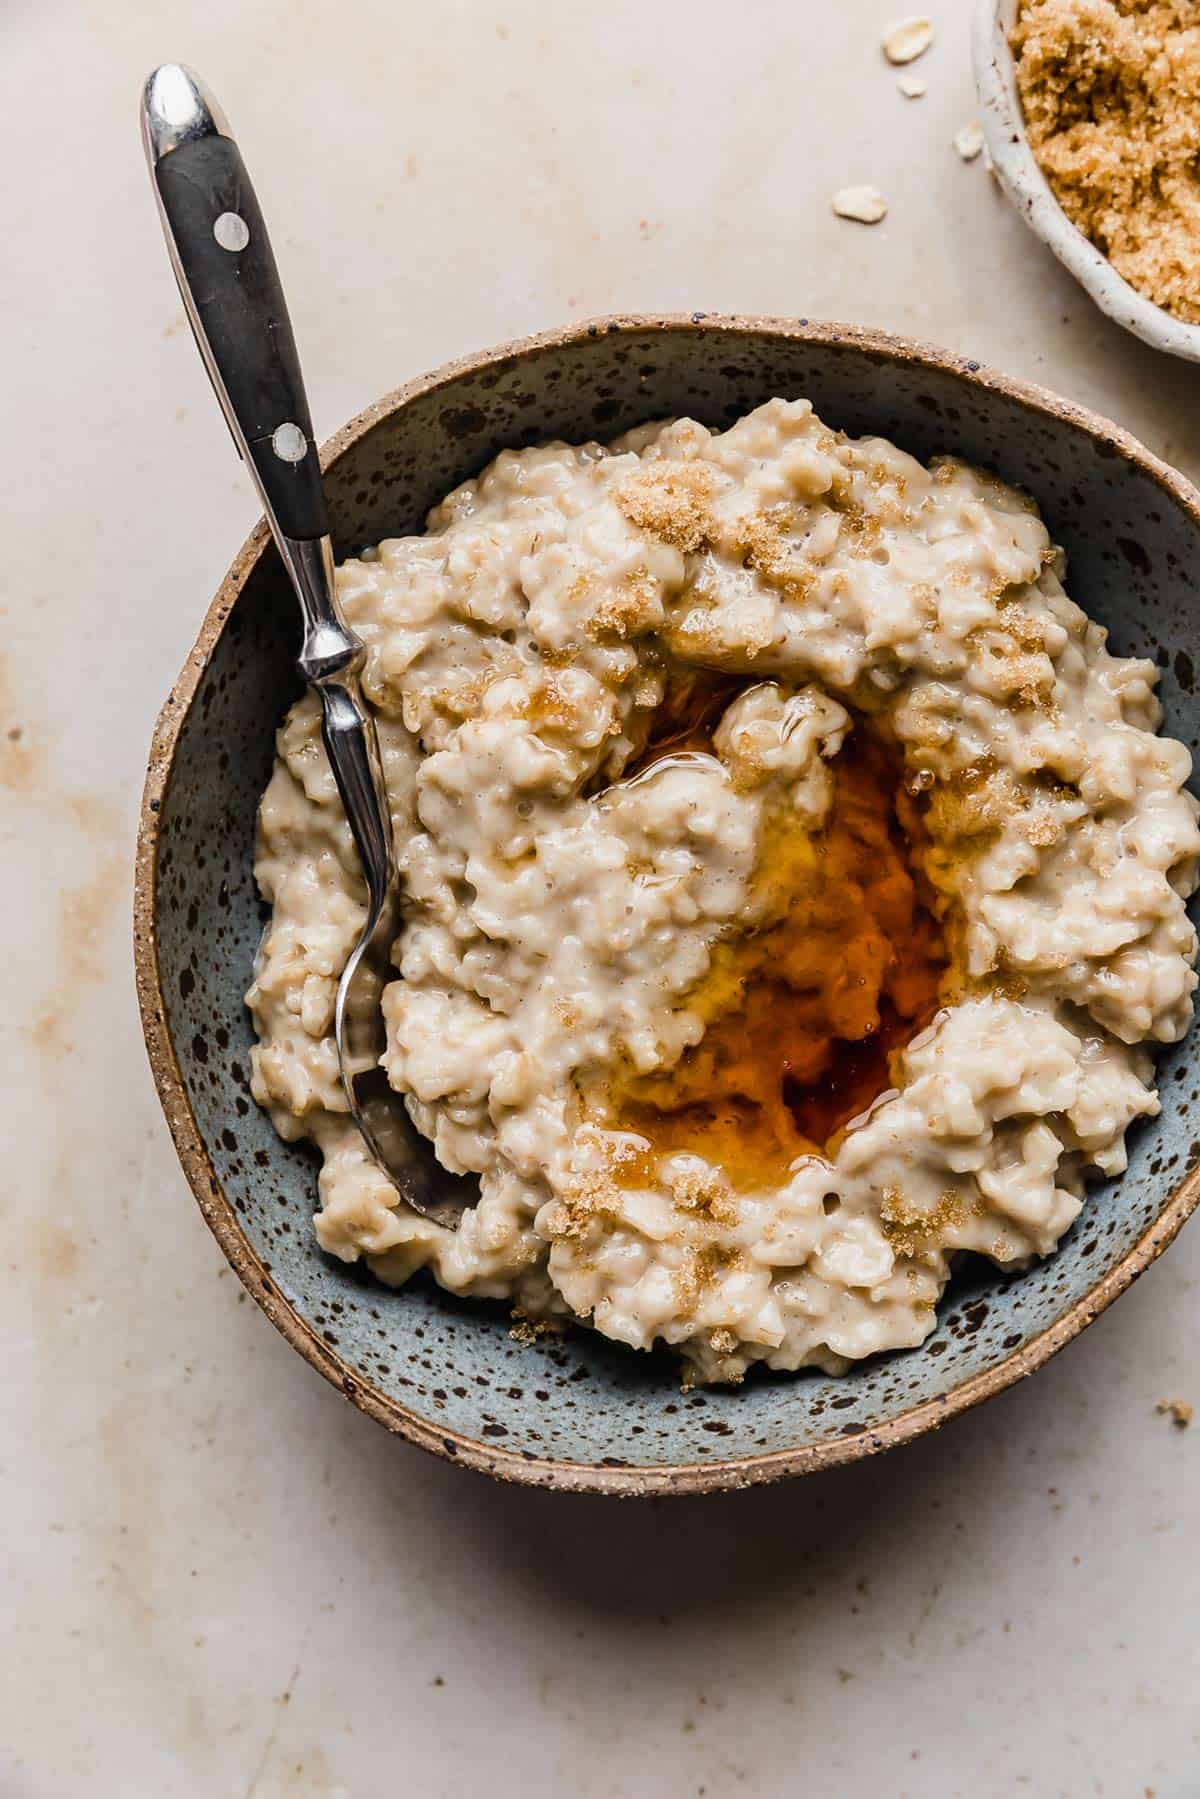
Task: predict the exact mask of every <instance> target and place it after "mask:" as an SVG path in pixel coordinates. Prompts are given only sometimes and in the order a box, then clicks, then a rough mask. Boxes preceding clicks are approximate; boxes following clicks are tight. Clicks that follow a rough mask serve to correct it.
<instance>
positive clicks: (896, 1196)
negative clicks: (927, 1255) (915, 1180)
mask: <svg viewBox="0 0 1200 1799" xmlns="http://www.w3.org/2000/svg"><path fill="white" fill-rule="evenodd" d="M964 1216H965V1209H964V1206H963V1201H962V1196H961V1194H958V1193H955V1192H954V1191H953V1189H948V1190H947V1191H946V1192H945V1193H943V1194H942V1195H941V1196H940V1198H939V1199H938V1203H937V1205H936V1206H933V1207H931V1208H930V1209H929V1210H928V1211H922V1210H920V1209H919V1208H916V1207H913V1206H909V1205H907V1204H906V1202H905V1199H904V1195H903V1193H902V1192H901V1191H900V1189H899V1187H885V1188H884V1189H883V1192H882V1193H881V1194H880V1196H879V1223H880V1228H881V1230H882V1231H883V1234H884V1236H885V1237H886V1238H887V1240H888V1242H889V1243H890V1244H891V1246H892V1249H893V1251H894V1252H895V1254H896V1255H898V1256H918V1255H920V1253H921V1252H922V1250H924V1249H927V1248H928V1247H929V1246H930V1244H932V1243H936V1242H937V1241H938V1239H939V1238H940V1237H942V1236H943V1235H944V1234H945V1232H946V1231H948V1230H950V1229H951V1228H952V1227H953V1226H954V1225H956V1224H961V1223H962V1221H963V1218H964Z"/></svg>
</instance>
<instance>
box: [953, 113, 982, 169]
mask: <svg viewBox="0 0 1200 1799" xmlns="http://www.w3.org/2000/svg"><path fill="white" fill-rule="evenodd" d="M954 148H955V149H956V150H957V151H958V154H959V155H960V156H961V157H962V159H963V161H964V162H974V161H975V158H976V157H977V156H978V155H979V153H980V151H981V150H982V149H983V127H982V126H981V125H980V124H979V123H978V121H977V120H975V119H972V121H971V123H970V124H969V125H964V126H963V128H962V130H961V131H956V132H955V133H954Z"/></svg>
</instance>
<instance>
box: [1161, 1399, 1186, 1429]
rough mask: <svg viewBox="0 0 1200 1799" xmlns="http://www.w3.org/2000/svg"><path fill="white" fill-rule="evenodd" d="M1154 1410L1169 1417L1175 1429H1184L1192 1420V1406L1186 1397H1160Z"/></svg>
mask: <svg viewBox="0 0 1200 1799" xmlns="http://www.w3.org/2000/svg"><path fill="white" fill-rule="evenodd" d="M1154 1409H1155V1411H1156V1412H1159V1413H1160V1414H1161V1415H1162V1416H1163V1417H1168V1416H1169V1417H1170V1420H1171V1423H1172V1424H1173V1425H1174V1426H1175V1428H1176V1430H1186V1429H1187V1427H1188V1425H1189V1424H1190V1423H1191V1422H1192V1407H1191V1406H1190V1405H1189V1404H1188V1402H1187V1400H1186V1399H1160V1400H1159V1402H1158V1404H1157V1405H1156V1406H1155V1408H1154Z"/></svg>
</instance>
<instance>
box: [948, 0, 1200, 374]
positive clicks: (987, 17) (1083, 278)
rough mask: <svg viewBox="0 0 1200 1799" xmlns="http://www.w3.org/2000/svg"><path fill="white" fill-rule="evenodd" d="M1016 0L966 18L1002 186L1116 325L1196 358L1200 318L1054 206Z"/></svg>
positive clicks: (987, 135) (983, 4) (997, 0)
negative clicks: (1173, 305)
mask: <svg viewBox="0 0 1200 1799" xmlns="http://www.w3.org/2000/svg"><path fill="white" fill-rule="evenodd" d="M1019 5H1020V0H976V6H975V16H974V21H973V25H972V33H971V38H972V62H973V65H974V73H975V88H976V92H977V94H978V97H979V105H980V110H981V112H982V115H983V134H984V139H985V142H986V144H987V148H988V155H989V156H990V157H991V159H992V166H993V168H994V169H995V171H996V175H997V177H998V179H999V182H1000V185H1001V187H1002V188H1003V189H1004V192H1005V194H1006V195H1007V197H1008V199H1009V200H1011V202H1012V204H1013V206H1014V207H1015V208H1016V210H1017V211H1018V212H1019V213H1020V215H1021V217H1022V218H1023V219H1024V220H1025V223H1026V224H1027V225H1028V226H1029V229H1030V230H1031V231H1032V232H1033V233H1034V235H1035V236H1036V237H1040V238H1041V240H1042V242H1043V243H1044V244H1045V245H1046V246H1047V248H1048V249H1050V250H1052V251H1053V253H1054V255H1055V256H1057V257H1058V260H1059V261H1060V262H1061V263H1062V264H1063V266H1064V268H1066V269H1068V270H1069V272H1070V273H1071V274H1072V275H1074V277H1075V279H1076V281H1078V283H1079V285H1080V286H1081V287H1082V288H1083V290H1084V292H1085V293H1086V294H1087V295H1088V297H1089V298H1090V299H1091V300H1092V301H1094V303H1095V304H1096V305H1097V306H1098V307H1099V308H1100V310H1101V312H1103V313H1105V314H1106V316H1107V317H1108V318H1110V319H1112V320H1113V322H1114V323H1115V324H1118V325H1122V326H1124V328H1125V330H1126V331H1131V332H1132V333H1133V335H1134V336H1135V337H1140V338H1141V340H1142V342H1143V343H1146V344H1149V345H1150V346H1151V347H1152V348H1153V349H1155V350H1163V351H1165V352H1166V353H1167V354H1168V355H1171V356H1179V357H1182V358H1183V360H1184V361H1185V362H1200V325H1189V324H1188V323H1187V322H1186V321H1185V320H1183V319H1177V318H1175V317H1174V316H1173V314H1171V313H1169V312H1167V311H1166V310H1165V308H1164V307H1162V306H1158V305H1156V304H1155V302H1154V301H1153V300H1148V299H1147V298H1146V296H1145V294H1141V293H1139V292H1138V290H1137V288H1136V287H1131V286H1130V284H1129V282H1128V281H1126V279H1125V277H1124V276H1123V275H1122V274H1120V273H1119V271H1118V270H1117V269H1115V268H1114V267H1113V265H1112V263H1111V262H1110V261H1109V260H1108V258H1107V256H1105V255H1104V254H1103V252H1102V251H1100V250H1098V249H1097V248H1096V246H1095V244H1093V243H1092V242H1091V241H1090V240H1089V239H1088V238H1086V237H1085V236H1084V235H1083V233H1082V231H1080V230H1079V229H1078V227H1077V226H1075V225H1073V224H1072V223H1071V220H1070V219H1069V218H1068V217H1067V215H1066V213H1065V212H1064V211H1063V209H1062V207H1061V206H1060V205H1059V203H1058V200H1057V198H1056V196H1055V193H1054V190H1053V188H1052V187H1051V186H1050V183H1049V182H1048V181H1047V179H1046V177H1045V175H1043V173H1042V170H1041V167H1040V166H1039V164H1038V161H1037V158H1036V157H1035V156H1034V154H1033V151H1032V150H1031V149H1030V147H1029V138H1028V135H1027V133H1026V129H1025V117H1024V113H1023V112H1022V109H1021V101H1020V96H1019V95H1018V92H1017V76H1016V62H1015V59H1014V57H1013V54H1012V50H1011V48H1010V45H1009V41H1008V34H1009V31H1010V30H1011V28H1012V26H1013V24H1014V23H1015V21H1016V17H1017V9H1018V6H1019Z"/></svg>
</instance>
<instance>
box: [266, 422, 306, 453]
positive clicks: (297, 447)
mask: <svg viewBox="0 0 1200 1799" xmlns="http://www.w3.org/2000/svg"><path fill="white" fill-rule="evenodd" d="M271 448H272V449H273V450H274V452H275V454H276V455H277V456H278V458H279V460H280V462H303V461H304V458H305V456H306V454H307V452H308V439H307V437H305V435H304V433H303V431H301V429H300V427H299V425H293V424H291V423H288V424H286V425H277V426H276V427H275V430H274V431H273V432H272V433H271Z"/></svg>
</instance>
